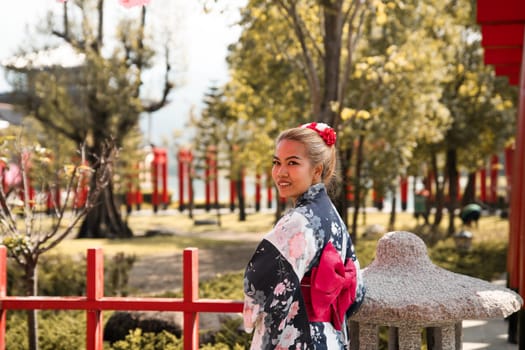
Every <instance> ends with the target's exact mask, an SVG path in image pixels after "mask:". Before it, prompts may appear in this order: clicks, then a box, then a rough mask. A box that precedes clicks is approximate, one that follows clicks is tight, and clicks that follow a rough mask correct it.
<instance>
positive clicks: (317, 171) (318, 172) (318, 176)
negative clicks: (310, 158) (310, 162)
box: [314, 164, 323, 182]
mask: <svg viewBox="0 0 525 350" xmlns="http://www.w3.org/2000/svg"><path fill="white" fill-rule="evenodd" d="M322 181H323V164H317V165H316V166H315V168H314V182H322Z"/></svg>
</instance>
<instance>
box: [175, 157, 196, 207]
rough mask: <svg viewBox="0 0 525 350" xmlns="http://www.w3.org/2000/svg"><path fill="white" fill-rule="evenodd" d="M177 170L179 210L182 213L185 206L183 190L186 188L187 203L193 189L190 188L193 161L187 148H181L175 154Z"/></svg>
mask: <svg viewBox="0 0 525 350" xmlns="http://www.w3.org/2000/svg"><path fill="white" fill-rule="evenodd" d="M177 160H178V165H179V167H178V169H179V210H180V211H183V210H184V209H185V206H186V202H185V191H184V188H185V187H187V188H188V203H189V202H190V201H191V198H192V197H193V189H192V186H191V181H192V180H191V163H192V161H193V153H192V152H191V150H190V149H188V148H181V149H180V150H179V153H178V154H177Z"/></svg>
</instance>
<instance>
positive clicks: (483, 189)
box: [479, 165, 487, 203]
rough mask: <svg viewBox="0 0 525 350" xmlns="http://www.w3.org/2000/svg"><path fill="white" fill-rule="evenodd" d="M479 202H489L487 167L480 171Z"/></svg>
mask: <svg viewBox="0 0 525 350" xmlns="http://www.w3.org/2000/svg"><path fill="white" fill-rule="evenodd" d="M479 200H480V201H482V202H483V203H486V202H487V169H486V168H485V165H483V168H481V169H480V170H479Z"/></svg>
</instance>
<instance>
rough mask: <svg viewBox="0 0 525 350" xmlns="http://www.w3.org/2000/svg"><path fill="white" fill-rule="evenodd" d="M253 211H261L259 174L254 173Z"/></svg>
mask: <svg viewBox="0 0 525 350" xmlns="http://www.w3.org/2000/svg"><path fill="white" fill-rule="evenodd" d="M255 211H256V212H259V211H261V174H259V173H257V174H255Z"/></svg>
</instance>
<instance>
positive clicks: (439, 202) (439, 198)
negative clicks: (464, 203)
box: [431, 153, 445, 232]
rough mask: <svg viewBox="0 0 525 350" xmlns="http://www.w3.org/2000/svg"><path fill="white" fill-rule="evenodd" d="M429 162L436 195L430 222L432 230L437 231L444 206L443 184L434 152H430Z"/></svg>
mask: <svg viewBox="0 0 525 350" xmlns="http://www.w3.org/2000/svg"><path fill="white" fill-rule="evenodd" d="M431 162H432V171H433V172H434V184H435V187H436V195H435V199H434V207H435V214H434V222H433V223H432V231H433V232H437V230H438V228H439V225H440V224H441V220H442V219H443V208H444V206H445V204H444V193H443V188H444V186H443V184H442V183H441V181H440V180H439V176H438V166H437V156H436V154H435V153H432V160H431Z"/></svg>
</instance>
